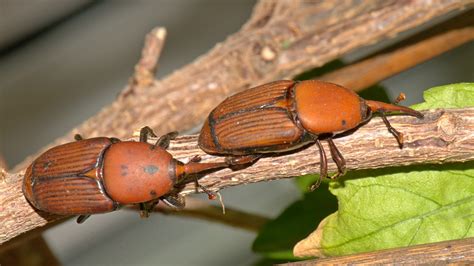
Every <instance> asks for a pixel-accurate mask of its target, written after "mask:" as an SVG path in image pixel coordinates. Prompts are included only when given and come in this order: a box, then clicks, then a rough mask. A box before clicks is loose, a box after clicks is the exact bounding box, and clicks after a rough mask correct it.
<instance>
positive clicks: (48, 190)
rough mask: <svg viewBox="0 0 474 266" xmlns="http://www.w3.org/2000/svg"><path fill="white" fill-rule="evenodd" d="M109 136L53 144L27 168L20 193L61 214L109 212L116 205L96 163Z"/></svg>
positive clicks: (99, 160) (40, 205)
mask: <svg viewBox="0 0 474 266" xmlns="http://www.w3.org/2000/svg"><path fill="white" fill-rule="evenodd" d="M110 145H112V142H111V141H110V139H109V138H103V137H101V138H91V139H87V140H81V141H76V142H71V143H67V144H64V145H60V146H56V147H53V148H51V149H50V150H48V151H46V152H45V153H43V154H42V155H41V156H39V157H38V158H37V159H36V160H35V161H34V162H33V163H32V164H31V165H30V167H28V169H27V171H26V173H25V178H24V182H23V192H24V194H25V196H26V198H27V199H28V201H29V202H30V203H31V204H32V205H33V206H34V207H36V208H37V209H40V210H43V211H47V212H50V213H55V214H62V215H80V214H92V213H101V212H108V211H113V210H115V209H116V208H117V206H118V204H117V203H116V202H115V201H114V200H112V199H111V198H110V197H109V196H108V195H107V194H106V192H105V190H104V186H103V183H102V179H101V176H100V174H101V170H100V165H101V164H102V160H103V154H104V152H105V150H106V149H107V148H108V147H109V146H110Z"/></svg>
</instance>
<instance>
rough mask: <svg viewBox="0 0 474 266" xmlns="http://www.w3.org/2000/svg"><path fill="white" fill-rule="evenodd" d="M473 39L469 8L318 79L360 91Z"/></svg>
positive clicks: (472, 15) (473, 19) (473, 13)
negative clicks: (458, 14) (461, 13)
mask: <svg viewBox="0 0 474 266" xmlns="http://www.w3.org/2000/svg"><path fill="white" fill-rule="evenodd" d="M473 39H474V10H470V11H467V12H466V13H464V14H463V15H460V16H456V17H454V18H452V19H450V20H449V21H446V22H444V23H442V24H440V25H436V26H435V27H433V28H431V29H429V30H427V31H424V32H422V33H421V34H418V35H415V36H414V37H412V38H409V39H408V40H406V41H403V42H401V43H398V44H396V45H394V46H393V47H389V48H388V49H384V51H382V52H379V53H377V54H376V55H372V56H370V57H369V58H367V59H365V60H361V61H360V62H357V63H354V64H352V65H350V66H347V67H344V68H341V69H339V70H336V71H333V72H331V73H328V74H326V75H323V76H321V77H319V78H318V79H320V80H325V81H330V82H333V83H336V84H340V85H343V86H345V87H347V88H351V89H352V90H355V91H360V90H363V89H365V88H367V87H369V86H371V85H374V84H376V83H377V82H379V81H380V80H383V79H386V78H388V77H390V76H393V75H396V74H397V73H400V72H402V71H404V70H407V69H409V68H411V67H414V66H416V65H417V64H419V63H420V62H424V61H427V60H429V59H431V58H433V57H435V56H437V55H440V54H442V53H444V52H446V51H449V50H451V49H453V48H455V47H458V46H460V45H462V44H465V43H468V42H470V41H472V40H473Z"/></svg>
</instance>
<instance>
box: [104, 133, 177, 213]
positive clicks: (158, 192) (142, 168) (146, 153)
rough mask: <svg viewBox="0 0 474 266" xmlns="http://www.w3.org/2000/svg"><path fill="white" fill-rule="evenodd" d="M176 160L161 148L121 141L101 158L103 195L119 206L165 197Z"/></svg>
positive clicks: (173, 173)
mask: <svg viewBox="0 0 474 266" xmlns="http://www.w3.org/2000/svg"><path fill="white" fill-rule="evenodd" d="M175 173H176V160H174V159H173V157H172V156H171V154H170V153H168V152H167V151H166V150H165V149H163V148H161V147H158V146H157V147H155V146H153V145H150V144H148V143H143V142H132V141H124V142H119V143H116V144H113V145H111V146H110V148H109V149H108V150H107V151H106V154H105V156H104V167H103V179H104V184H105V188H106V191H107V193H108V194H109V196H110V197H111V198H112V199H114V200H115V201H117V202H119V203H121V204H132V203H140V202H147V201H150V200H153V199H156V198H158V197H160V196H163V195H165V194H167V193H168V192H169V191H170V190H171V189H172V188H173V185H174V184H175V181H176V176H175Z"/></svg>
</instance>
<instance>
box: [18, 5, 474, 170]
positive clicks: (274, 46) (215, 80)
mask: <svg viewBox="0 0 474 266" xmlns="http://www.w3.org/2000/svg"><path fill="white" fill-rule="evenodd" d="M472 2H473V1H471V0H469V1H460V0H439V1H426V0H413V1H407V0H403V1H398V0H391V1H363V2H360V1H355V0H338V1H329V2H325V1H323V2H309V1H303V0H300V1H293V0H286V1H261V2H259V4H258V5H257V6H256V7H255V9H254V12H253V14H252V17H251V18H250V20H249V21H248V22H247V23H246V24H245V25H244V26H243V27H242V29H241V30H240V31H239V32H237V33H235V34H234V35H232V36H230V37H229V38H227V40H225V41H224V42H223V43H220V44H218V45H216V47H214V48H213V49H212V50H211V51H210V52H209V53H207V54H206V55H205V56H203V57H200V58H198V59H197V60H196V61H195V62H193V63H191V64H189V65H187V66H185V67H183V68H182V69H181V70H179V71H176V72H175V73H173V74H171V75H169V76H168V77H166V78H164V79H162V80H160V81H155V82H154V83H153V84H152V85H151V86H149V87H146V86H135V87H133V88H130V87H128V88H126V89H125V91H124V94H122V95H121V97H118V99H117V100H116V101H115V102H114V103H113V104H112V105H110V106H107V107H105V108H104V109H103V110H102V111H101V112H100V113H98V114H97V115H96V116H94V117H92V118H90V119H89V120H87V121H85V122H84V123H83V124H81V125H79V126H78V127H77V128H75V129H74V130H72V131H71V133H69V134H68V135H66V136H65V137H63V138H60V139H58V140H57V141H55V143H53V144H52V145H56V144H58V143H64V142H67V141H69V140H71V139H72V137H73V135H74V134H75V133H81V134H83V135H84V136H88V137H93V136H99V135H108V136H116V137H119V138H124V137H127V136H129V134H130V130H131V129H137V128H140V127H142V126H144V125H148V126H150V127H152V128H155V129H156V130H157V131H158V132H157V133H159V134H161V133H165V132H169V131H173V130H178V131H182V130H185V129H189V128H192V127H193V126H195V125H197V124H198V123H199V122H200V121H202V120H203V119H204V117H206V115H207V113H208V112H209V111H210V110H211V109H212V107H213V106H215V105H216V104H217V103H219V102H220V101H221V100H222V99H223V98H224V97H225V96H228V95H229V94H232V93H234V92H237V91H240V90H242V89H244V88H247V87H249V86H252V85H257V84H262V83H265V82H268V81H271V80H277V79H283V78H291V77H293V76H295V75H296V74H299V73H301V72H303V71H305V70H308V69H311V68H314V67H317V66H321V65H323V64H324V63H326V62H328V61H330V60H333V59H335V58H337V57H339V56H341V55H342V54H344V53H347V52H349V51H351V50H354V49H356V48H359V47H363V46H367V45H369V44H372V43H375V42H377V41H380V40H383V39H387V38H393V37H394V36H396V35H397V34H398V33H400V32H402V31H405V30H407V29H410V28H413V27H416V26H418V25H420V24H422V23H424V22H427V21H429V20H430V19H432V18H434V17H437V16H440V15H442V14H446V13H448V12H450V11H453V10H457V9H461V8H463V7H465V6H466V5H468V4H470V3H472ZM50 146H51V145H50ZM31 159H32V157H29V158H27V159H26V160H25V161H24V162H23V163H22V164H20V165H19V166H17V167H16V168H15V169H16V170H19V169H22V168H24V167H26V165H27V164H28V162H29V161H31Z"/></svg>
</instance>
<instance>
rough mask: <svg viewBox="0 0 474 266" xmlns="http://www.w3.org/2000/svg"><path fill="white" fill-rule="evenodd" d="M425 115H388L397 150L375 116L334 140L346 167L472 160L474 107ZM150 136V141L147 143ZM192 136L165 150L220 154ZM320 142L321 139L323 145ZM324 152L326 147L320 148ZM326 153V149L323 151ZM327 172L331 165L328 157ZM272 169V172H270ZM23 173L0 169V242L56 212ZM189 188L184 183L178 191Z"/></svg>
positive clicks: (210, 180) (303, 164)
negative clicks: (399, 137) (42, 205)
mask: <svg viewBox="0 0 474 266" xmlns="http://www.w3.org/2000/svg"><path fill="white" fill-rule="evenodd" d="M424 114H425V118H424V119H422V120H419V119H417V118H414V117H406V116H392V117H390V118H389V120H390V122H391V123H392V126H394V127H395V128H396V129H398V130H399V131H400V132H402V133H403V134H404V135H405V144H404V147H403V149H399V147H398V143H397V141H396V140H395V138H394V137H393V135H391V134H390V133H389V132H388V131H387V128H386V126H385V124H384V123H383V121H382V120H381V119H380V118H373V119H372V120H371V121H370V122H369V123H367V124H366V125H364V126H362V127H361V128H359V129H358V130H357V131H355V132H354V133H353V134H349V135H347V136H343V137H340V138H337V139H335V140H334V142H335V144H336V145H337V147H338V148H339V150H340V151H341V153H342V154H343V156H344V157H345V159H346V162H347V169H348V170H357V169H369V168H381V167H390V166H401V165H412V164H436V163H447V162H464V161H468V160H474V108H466V109H446V110H443V109H440V110H431V111H426V112H424ZM154 141H156V140H153V139H151V140H150V143H153V142H154ZM196 141H197V136H195V135H193V136H182V137H179V138H178V139H176V140H174V141H172V142H171V145H170V147H169V151H170V152H171V153H172V154H173V155H174V156H175V158H177V159H180V160H182V161H183V162H186V161H187V160H188V159H189V158H192V157H194V156H196V155H199V156H201V157H202V160H203V162H209V161H218V160H223V158H222V157H217V156H211V155H207V154H204V153H203V152H202V151H201V150H200V149H199V148H198V147H197V143H196ZM324 144H325V143H324ZM324 147H325V149H326V150H328V147H327V146H326V145H325V146H324ZM327 154H329V152H327ZM328 167H329V170H330V171H335V170H336V166H335V164H334V163H333V162H332V161H331V160H329V165H328ZM275 169H278V170H275ZM318 171H319V156H318V151H317V148H316V147H315V146H314V145H313V146H310V147H306V148H305V149H302V150H300V151H295V152H291V153H288V154H284V155H281V154H276V155H275V156H269V157H265V158H261V159H260V160H258V161H257V162H256V163H255V164H254V165H252V166H250V167H248V168H245V169H241V170H239V171H232V170H229V169H224V170H221V171H217V172H214V173H210V174H209V175H207V176H206V177H204V178H202V179H201V180H200V183H201V184H202V185H205V186H207V187H208V188H209V189H211V190H216V191H217V190H220V189H222V188H225V187H229V186H236V185H242V184H247V183H254V182H262V181H269V180H274V179H281V178H288V177H293V176H300V175H304V174H308V173H318ZM22 175H23V172H21V173H17V174H7V173H6V172H4V171H3V170H1V171H0V177H2V178H0V179H1V180H3V181H2V182H1V183H0V196H1V197H0V224H2V225H3V226H2V227H1V228H0V243H2V242H4V241H7V240H9V239H11V238H13V237H15V236H17V235H19V234H21V233H23V232H26V231H29V230H31V229H34V228H36V227H39V226H43V225H45V224H47V223H48V222H50V221H54V220H56V219H58V218H60V217H59V216H55V215H50V214H47V213H43V212H37V211H35V210H34V209H33V208H32V207H31V206H30V205H29V204H28V203H27V202H26V200H25V198H24V197H23V195H22V193H21V180H22ZM193 192H195V187H194V184H188V185H186V186H185V187H184V189H183V190H182V192H181V193H182V194H183V195H186V194H190V193H193Z"/></svg>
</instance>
